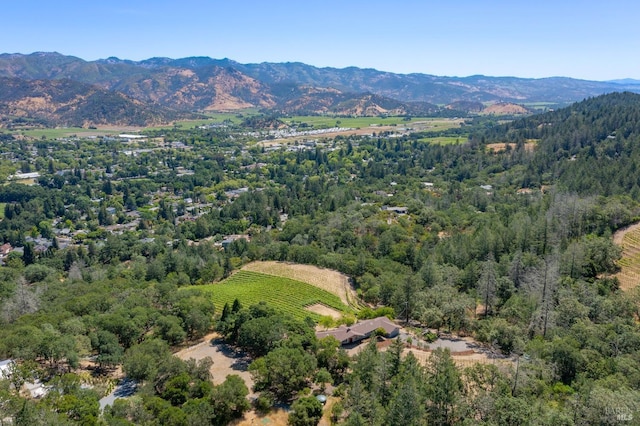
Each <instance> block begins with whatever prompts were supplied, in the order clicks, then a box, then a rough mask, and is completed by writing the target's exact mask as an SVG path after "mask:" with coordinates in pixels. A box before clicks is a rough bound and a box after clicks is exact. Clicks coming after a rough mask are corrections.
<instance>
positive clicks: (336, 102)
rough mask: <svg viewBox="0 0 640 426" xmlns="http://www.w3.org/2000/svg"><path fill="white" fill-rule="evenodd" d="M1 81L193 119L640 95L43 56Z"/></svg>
mask: <svg viewBox="0 0 640 426" xmlns="http://www.w3.org/2000/svg"><path fill="white" fill-rule="evenodd" d="M0 76H4V77H17V78H22V79H27V80H33V79H36V80H38V79H40V80H42V79H70V80H73V81H78V82H82V83H88V84H95V85H99V86H100V87H102V88H104V89H107V90H109V91H115V92H121V93H123V94H125V95H127V96H129V97H132V98H134V99H136V100H139V101H142V102H145V103H150V104H154V105H160V106H164V107H169V108H173V109H181V110H189V111H193V110H233V109H240V108H246V107H257V108H264V109H274V110H279V111H282V112H286V113H296V114H298V113H313V114H325V113H330V114H336V115H372V114H373V115H375V114H387V115H389V114H403V115H405V114H408V115H416V114H427V113H431V112H433V110H434V107H433V104H439V105H465V104H461V103H460V102H475V105H477V104H478V103H479V102H484V103H487V102H488V103H496V102H512V103H518V104H521V103H529V102H544V103H547V104H567V103H570V102H574V101H578V100H581V99H584V98H586V97H590V96H595V95H599V94H602V93H607V92H612V91H620V90H625V89H626V90H631V91H638V90H640V89H638V87H639V86H637V85H634V84H626V83H624V82H615V83H614V82H594V81H583V80H575V79H570V78H560V77H554V78H545V79H522V78H515V77H485V76H470V77H438V76H433V75H427V74H406V75H405V74H394V73H389V72H381V71H377V70H373V69H360V68H355V67H349V68H344V69H336V68H317V67H313V66H310V65H306V64H302V63H281V64H276V63H261V64H241V63H238V62H235V61H232V60H229V59H221V60H217V59H211V58H208V57H191V58H182V59H169V58H151V59H147V60H144V61H137V62H136V61H129V60H121V59H118V58H108V59H103V60H98V61H84V60H82V59H79V58H76V57H72V56H64V55H61V54H59V53H42V52H39V53H33V54H30V55H21V54H2V55H0ZM287 89H290V90H287ZM466 105H467V106H469V105H470V104H466ZM449 109H451V107H450V108H449ZM476 109H477V107H474V108H471V109H468V108H465V109H463V111H474V110H476Z"/></svg>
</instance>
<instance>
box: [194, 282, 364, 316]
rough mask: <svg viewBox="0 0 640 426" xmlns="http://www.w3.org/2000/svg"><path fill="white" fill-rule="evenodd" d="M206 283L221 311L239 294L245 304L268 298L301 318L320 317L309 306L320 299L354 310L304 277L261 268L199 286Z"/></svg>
mask: <svg viewBox="0 0 640 426" xmlns="http://www.w3.org/2000/svg"><path fill="white" fill-rule="evenodd" d="M203 287H204V290H205V292H207V293H208V294H210V295H211V297H212V299H213V303H214V304H215V306H216V311H217V312H222V308H223V307H224V304H225V303H229V304H230V305H231V304H232V303H233V301H234V299H236V298H237V299H238V300H239V301H240V303H242V304H243V306H250V305H253V304H256V303H259V302H262V301H264V302H266V303H267V304H268V305H269V306H273V307H274V308H276V309H278V310H280V311H283V312H285V313H287V314H289V315H291V316H292V317H294V318H297V319H304V318H305V317H308V316H309V317H311V318H313V319H314V320H318V319H319V318H320V315H318V314H315V313H312V312H310V311H308V310H306V309H305V307H306V306H309V305H313V304H316V303H321V304H323V305H327V306H329V307H331V308H333V309H335V310H337V311H340V312H343V313H345V314H347V313H352V311H351V309H350V308H348V307H347V306H346V305H345V304H344V303H342V301H341V300H340V298H339V297H338V296H336V295H335V294H331V293H329V292H328V291H325V290H322V289H320V288H317V287H314V286H312V285H311V284H307V283H303V282H301V281H295V280H292V279H289V278H284V277H277V276H273V275H266V274H260V273H258V272H251V271H244V270H242V271H238V272H236V273H235V274H233V275H232V276H230V277H229V278H227V279H226V280H224V281H221V282H219V283H215V284H208V285H206V286H199V288H203Z"/></svg>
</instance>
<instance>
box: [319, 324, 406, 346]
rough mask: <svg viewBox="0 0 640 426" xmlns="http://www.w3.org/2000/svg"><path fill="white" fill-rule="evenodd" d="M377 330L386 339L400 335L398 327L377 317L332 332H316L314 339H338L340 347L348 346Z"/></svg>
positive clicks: (343, 326)
mask: <svg viewBox="0 0 640 426" xmlns="http://www.w3.org/2000/svg"><path fill="white" fill-rule="evenodd" d="M378 329H381V330H384V332H385V334H384V336H385V337H387V338H393V337H396V336H397V335H398V334H399V333H400V327H398V326H397V325H396V324H395V323H394V322H393V321H391V320H390V319H389V318H387V317H378V318H374V319H370V320H366V321H361V322H358V323H355V324H353V325H351V326H346V325H342V326H340V327H338V328H334V329H333V330H327V331H318V332H316V337H317V338H318V339H322V338H323V337H327V336H333V337H335V338H336V339H338V341H339V342H340V344H341V345H348V344H350V343H357V342H359V341H361V340H364V339H366V338H367V337H370V336H371V335H372V334H373V333H374V332H375V331H376V330H378Z"/></svg>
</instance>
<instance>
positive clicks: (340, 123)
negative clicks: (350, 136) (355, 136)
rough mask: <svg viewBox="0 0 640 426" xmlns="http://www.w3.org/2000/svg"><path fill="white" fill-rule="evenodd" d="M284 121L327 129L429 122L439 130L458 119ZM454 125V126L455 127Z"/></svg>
mask: <svg viewBox="0 0 640 426" xmlns="http://www.w3.org/2000/svg"><path fill="white" fill-rule="evenodd" d="M283 121H284V122H285V123H287V124H290V125H296V124H299V123H306V124H307V125H308V126H310V127H312V128H314V129H326V128H331V127H351V128H363V127H372V126H373V127H375V126H380V127H383V126H399V127H414V126H415V125H416V124H417V123H427V124H428V125H430V126H437V127H438V129H439V130H444V129H446V128H448V127H447V126H449V125H451V124H452V123H454V122H455V123H456V124H455V126H458V124H457V120H451V119H446V118H426V117H412V118H411V120H406V119H405V117H353V118H351V117H331V116H321V115H318V116H293V117H290V118H284V119H283ZM455 126H454V127H455Z"/></svg>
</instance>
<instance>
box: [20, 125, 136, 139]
mask: <svg viewBox="0 0 640 426" xmlns="http://www.w3.org/2000/svg"><path fill="white" fill-rule="evenodd" d="M123 132H124V130H116V129H84V128H81V127H66V128H58V129H29V130H20V131H19V132H18V133H19V134H21V135H23V136H26V137H29V138H34V139H41V138H42V137H43V136H44V137H45V138H47V139H57V138H67V137H70V136H74V135H77V136H85V137H89V136H99V135H117V134H119V133H123Z"/></svg>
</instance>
